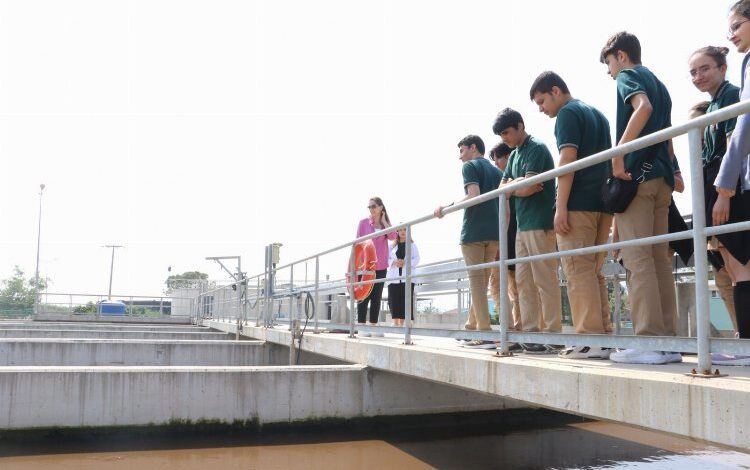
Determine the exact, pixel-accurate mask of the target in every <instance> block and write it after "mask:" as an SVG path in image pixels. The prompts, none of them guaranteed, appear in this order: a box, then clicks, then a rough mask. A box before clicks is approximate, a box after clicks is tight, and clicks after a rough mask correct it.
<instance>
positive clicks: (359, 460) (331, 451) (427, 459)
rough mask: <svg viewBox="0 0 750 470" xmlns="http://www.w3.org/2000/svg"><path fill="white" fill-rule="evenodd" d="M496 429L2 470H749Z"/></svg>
mask: <svg viewBox="0 0 750 470" xmlns="http://www.w3.org/2000/svg"><path fill="white" fill-rule="evenodd" d="M495 427H496V429H495V432H489V433H488V432H486V431H487V428H486V427H485V426H484V425H482V424H480V425H478V429H477V431H478V432H475V433H472V432H471V430H469V431H467V430H466V429H465V428H460V429H457V428H454V427H450V426H444V427H439V428H438V429H435V426H430V427H429V428H423V429H420V428H418V427H413V426H410V427H409V428H408V429H403V430H399V429H395V428H388V429H385V428H382V427H380V428H379V429H374V430H373V429H371V430H366V431H362V430H358V431H356V432H347V433H341V432H340V430H337V429H335V428H334V429H330V430H327V431H326V430H324V431H321V430H315V431H310V432H303V433H296V432H289V433H283V434H277V435H273V436H270V437H269V436H263V437H260V436H257V435H255V436H241V435H239V436H238V435H229V436H218V435H213V436H208V437H201V436H194V435H193V436H189V437H184V436H181V435H180V434H174V433H171V434H165V435H159V434H149V435H147V436H141V437H137V436H135V437H134V436H130V437H127V438H117V437H116V436H109V437H107V438H105V439H104V440H102V438H101V437H98V438H75V437H73V438H70V437H58V438H55V437H52V438H45V439H43V440H41V441H39V440H37V441H34V442H26V441H21V442H13V443H9V442H7V441H4V440H0V469H2V470H31V469H34V470H47V469H50V470H51V469H55V470H73V469H75V470H100V469H102V470H110V469H112V470H120V469H128V470H130V469H135V470H162V469H186V470H193V469H194V470H199V469H200V470H234V469H243V470H245V469H305V470H318V469H320V470H336V469H430V468H439V469H468V470H479V469H495V468H498V469H537V468H539V469H541V468H545V469H547V468H548V469H572V468H587V469H599V468H602V469H603V468H607V469H647V470H655V469H679V470H692V469H696V470H698V469H700V470H704V469H729V468H746V469H750V455H748V454H746V453H742V452H737V451H733V450H731V449H726V448H720V447H717V446H712V445H708V444H704V443H698V442H695V441H691V440H688V439H682V438H679V437H674V436H668V435H664V434H660V433H655V432H649V431H644V430H639V429H635V428H631V427H628V426H622V425H615V424H609V423H601V422H570V423H567V424H564V425H561V426H555V427H551V428H549V427H546V428H543V429H542V428H534V427H533V426H531V427H530V426H528V425H522V426H519V429H517V430H513V429H503V426H502V425H499V424H495ZM377 434H380V436H379V438H373V435H377Z"/></svg>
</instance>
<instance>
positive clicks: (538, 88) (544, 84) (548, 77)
mask: <svg viewBox="0 0 750 470" xmlns="http://www.w3.org/2000/svg"><path fill="white" fill-rule="evenodd" d="M555 86H556V87H557V88H559V89H560V91H562V92H563V93H565V94H566V95H569V94H570V90H568V85H566V84H565V81H564V80H563V79H562V77H560V76H559V75H558V74H556V73H555V72H552V71H550V70H547V71H546V72H542V73H540V74H539V76H538V77H536V80H534V83H532V84H531V89H530V90H529V99H531V100H533V99H534V95H536V94H537V93H551V92H552V87H555Z"/></svg>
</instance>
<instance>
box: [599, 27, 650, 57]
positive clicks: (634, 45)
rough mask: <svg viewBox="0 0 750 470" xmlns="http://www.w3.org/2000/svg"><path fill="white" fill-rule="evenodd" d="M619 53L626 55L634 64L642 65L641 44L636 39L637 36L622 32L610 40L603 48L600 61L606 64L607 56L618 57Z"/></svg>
mask: <svg viewBox="0 0 750 470" xmlns="http://www.w3.org/2000/svg"><path fill="white" fill-rule="evenodd" d="M618 51H622V52H624V53H626V54H627V55H628V58H629V59H630V61H631V62H632V63H634V64H640V63H641V42H640V41H639V40H638V38H637V37H635V34H630V33H629V32H627V31H620V32H619V33H617V34H615V35H614V36H612V37H611V38H609V39H608V40H607V44H605V45H604V47H603V48H602V52H601V54H599V60H600V61H601V62H602V64H606V63H607V56H608V55H610V54H615V55H617V52H618Z"/></svg>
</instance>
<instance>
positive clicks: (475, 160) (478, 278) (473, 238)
mask: <svg viewBox="0 0 750 470" xmlns="http://www.w3.org/2000/svg"><path fill="white" fill-rule="evenodd" d="M458 152H459V157H458V158H459V159H460V160H461V162H463V166H462V167H461V174H462V175H463V183H464V192H465V193H466V196H465V197H464V198H463V199H461V201H459V202H463V201H466V200H468V199H471V198H473V197H476V196H479V195H480V194H484V193H486V192H489V191H493V190H495V189H497V187H498V185H499V184H500V170H498V169H497V168H495V167H494V166H493V165H492V163H490V162H489V160H487V159H486V158H484V142H483V141H482V139H481V138H480V137H479V136H476V135H467V136H466V137H464V138H463V139H461V141H460V142H458ZM450 205H453V204H450ZM497 206H498V202H497V199H492V200H490V201H485V202H483V203H481V204H477V205H475V206H471V207H469V208H467V209H466V210H465V211H464V220H463V225H462V227H461V253H462V254H463V257H464V262H465V263H466V266H471V265H474V264H483V263H489V262H491V261H493V260H494V259H495V254H497V248H498V235H499V229H498V222H497V220H498V211H497ZM445 207H448V206H438V208H437V209H435V211H434V214H435V217H437V218H442V217H443V209H444V208H445ZM468 273H469V287H470V290H471V305H470V306H469V319H468V321H467V322H466V325H465V328H466V329H467V330H491V329H492V328H491V327H490V312H489V305H488V304H487V281H488V280H489V277H490V270H489V269H474V270H470V271H469V272H468ZM464 347H467V348H484V349H494V348H495V347H496V346H495V343H494V342H493V341H480V340H475V341H470V342H469V343H466V344H464Z"/></svg>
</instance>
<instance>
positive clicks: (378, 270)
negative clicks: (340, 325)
mask: <svg viewBox="0 0 750 470" xmlns="http://www.w3.org/2000/svg"><path fill="white" fill-rule="evenodd" d="M367 209H369V211H370V216H369V217H366V218H364V219H362V220H360V221H359V225H358V226H357V238H359V237H364V236H365V235H369V234H371V233H375V232H377V231H378V230H383V229H386V228H388V227H390V226H391V219H390V217H388V211H387V210H386V209H385V205H384V204H383V200H382V199H380V198H379V197H373V198H370V200H369V202H368V203H367ZM395 238H396V232H391V233H389V234H387V235H383V236H382V237H376V238H373V239H372V242H373V244H374V245H375V253H377V256H378V262H377V264H376V265H375V278H376V279H383V278H385V275H386V271H387V270H388V240H394V239H395ZM382 296H383V283H382V282H378V283H375V284H373V285H372V292H371V293H370V295H369V297H367V298H366V299H364V300H362V301H360V302H358V303H357V322H358V323H359V324H360V325H364V324H365V321H367V306H368V305H369V306H370V323H371V324H372V325H373V326H375V325H377V324H378V316H379V315H380V299H381V298H382ZM359 336H362V337H366V336H383V333H366V332H364V331H362V332H359Z"/></svg>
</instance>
